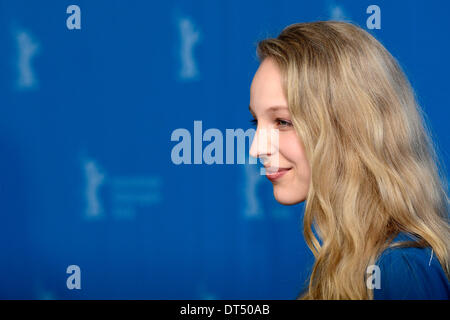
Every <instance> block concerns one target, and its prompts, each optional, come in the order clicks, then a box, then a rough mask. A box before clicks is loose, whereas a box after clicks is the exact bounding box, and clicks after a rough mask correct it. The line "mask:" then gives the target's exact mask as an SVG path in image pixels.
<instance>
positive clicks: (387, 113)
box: [250, 21, 450, 299]
mask: <svg viewBox="0 0 450 320" xmlns="http://www.w3.org/2000/svg"><path fill="white" fill-rule="evenodd" d="M257 53H258V57H259V59H260V61H261V64H260V66H259V68H258V70H257V72H256V74H255V76H254V79H253V81H252V85H251V89H250V111H251V113H252V115H253V117H254V120H253V121H254V123H255V124H256V125H257V130H256V134H255V137H254V140H253V142H252V146H251V148H250V154H251V155H252V156H253V157H259V158H261V160H262V161H263V163H264V166H265V167H266V169H267V177H268V178H269V179H270V180H271V182H272V183H273V192H274V196H275V198H276V200H277V201H278V202H280V203H282V204H285V205H292V204H296V203H300V202H302V201H305V200H306V206H305V213H304V236H305V240H306V242H307V244H308V246H309V247H310V249H311V250H312V251H313V253H314V256H315V262H314V265H313V267H312V271H311V275H310V279H309V283H308V284H307V285H306V287H305V288H304V290H303V292H302V293H301V294H300V296H299V297H298V298H301V299H448V298H449V280H448V275H449V238H450V237H449V235H450V233H449V224H448V203H449V202H448V197H447V192H446V189H447V182H446V179H445V177H444V176H443V175H442V173H441V172H440V171H439V170H440V169H441V164H440V163H439V159H438V156H437V154H436V152H435V147H434V145H433V141H432V140H431V138H430V137H431V135H430V133H429V129H427V126H426V123H425V121H424V115H423V114H422V111H421V109H420V107H419V106H418V104H417V102H416V99H415V96H414V92H413V90H412V88H411V86H410V84H409V82H408V80H407V79H406V77H405V75H404V73H403V72H402V70H401V68H400V66H399V65H398V63H397V62H396V60H395V59H394V58H393V57H392V56H391V55H390V54H389V52H388V51H387V50H386V49H385V48H384V47H383V46H382V45H381V44H380V43H379V42H378V41H377V40H376V39H375V38H373V37H372V36H371V35H370V34H369V33H367V32H366V31H364V30H362V29H361V28H359V27H357V26H355V25H353V24H350V23H344V22H335V21H319V22H312V23H298V24H293V25H290V26H288V27H286V28H285V29H284V30H283V31H282V32H281V34H280V35H279V36H278V37H277V38H275V39H272V38H271V39H265V40H262V41H260V42H259V43H258V46H257ZM271 129H277V130H278V131H277V132H278V139H277V141H274V139H272V141H271V140H270V139H268V140H267V141H265V142H264V143H261V141H258V140H262V139H260V138H261V137H260V136H261V132H262V131H266V130H271ZM441 176H442V177H441ZM372 272H373V274H372Z"/></svg>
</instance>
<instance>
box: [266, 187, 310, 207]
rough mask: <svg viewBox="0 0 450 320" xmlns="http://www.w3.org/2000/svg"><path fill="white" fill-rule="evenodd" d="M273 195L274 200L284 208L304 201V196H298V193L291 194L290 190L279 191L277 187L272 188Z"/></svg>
mask: <svg viewBox="0 0 450 320" xmlns="http://www.w3.org/2000/svg"><path fill="white" fill-rule="evenodd" d="M273 195H274V197H275V200H277V201H278V202H279V203H280V204H282V205H285V206H292V205H294V204H298V203H301V202H303V201H305V199H306V197H305V196H299V194H298V193H295V192H292V190H281V189H280V188H279V186H274V187H273Z"/></svg>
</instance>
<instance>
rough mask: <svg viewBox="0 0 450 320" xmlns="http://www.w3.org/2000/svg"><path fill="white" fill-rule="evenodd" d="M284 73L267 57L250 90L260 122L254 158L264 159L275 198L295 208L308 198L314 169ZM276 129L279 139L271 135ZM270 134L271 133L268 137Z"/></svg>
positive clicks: (251, 106)
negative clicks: (294, 117) (290, 102)
mask: <svg viewBox="0 0 450 320" xmlns="http://www.w3.org/2000/svg"><path fill="white" fill-rule="evenodd" d="M281 81H282V80H281V73H280V70H279V68H278V66H277V64H276V63H275V61H274V60H273V59H272V58H265V59H264V60H263V62H262V63H261V65H260V66H259V68H258V70H257V71H256V73H255V76H254V78H253V81H252V84H251V88H250V112H251V113H252V115H253V117H254V119H255V120H256V123H257V128H256V133H255V136H254V139H253V142H252V145H251V147H250V155H251V156H253V157H255V158H260V161H261V162H262V163H263V164H264V167H265V168H266V176H267V178H268V179H269V180H270V181H271V182H272V184H273V193H274V196H275V199H276V200H277V201H278V202H279V203H281V204H284V205H293V204H297V203H300V202H302V201H304V200H305V199H306V196H307V194H308V189H309V182H310V168H309V164H308V162H307V159H306V156H305V152H304V147H303V144H302V142H301V141H300V139H299V137H298V135H297V133H296V131H295V129H294V127H293V125H292V117H291V115H290V112H289V109H288V104H287V99H286V97H285V96H284V93H283V88H282V82H281ZM273 129H276V130H277V131H276V132H277V133H278V134H277V136H278V137H277V139H274V137H273V136H272V135H270V134H269V132H271V130H273ZM266 133H267V134H266Z"/></svg>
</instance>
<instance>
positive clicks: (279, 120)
mask: <svg viewBox="0 0 450 320" xmlns="http://www.w3.org/2000/svg"><path fill="white" fill-rule="evenodd" d="M275 121H276V122H278V123H280V122H282V123H284V124H282V125H280V126H281V127H283V128H284V127H290V126H292V123H290V122H289V121H286V120H282V119H276V120H275ZM250 122H251V123H252V124H253V125H254V126H257V125H258V120H256V119H251V120H250Z"/></svg>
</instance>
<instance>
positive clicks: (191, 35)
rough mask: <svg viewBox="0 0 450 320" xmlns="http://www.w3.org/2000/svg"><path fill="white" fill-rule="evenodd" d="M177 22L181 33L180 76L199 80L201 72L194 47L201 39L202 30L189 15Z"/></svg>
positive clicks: (185, 78)
mask: <svg viewBox="0 0 450 320" xmlns="http://www.w3.org/2000/svg"><path fill="white" fill-rule="evenodd" d="M177 24H178V25H177V27H178V32H179V35H180V44H179V58H180V70H179V73H178V77H179V78H180V79H182V80H197V79H199V76H200V74H199V71H198V67H197V64H196V60H195V58H194V47H195V46H196V45H197V44H198V43H199V41H200V40H201V34H200V31H199V30H198V29H197V28H196V27H195V24H194V22H193V21H192V19H190V18H187V17H180V18H178V19H177Z"/></svg>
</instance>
